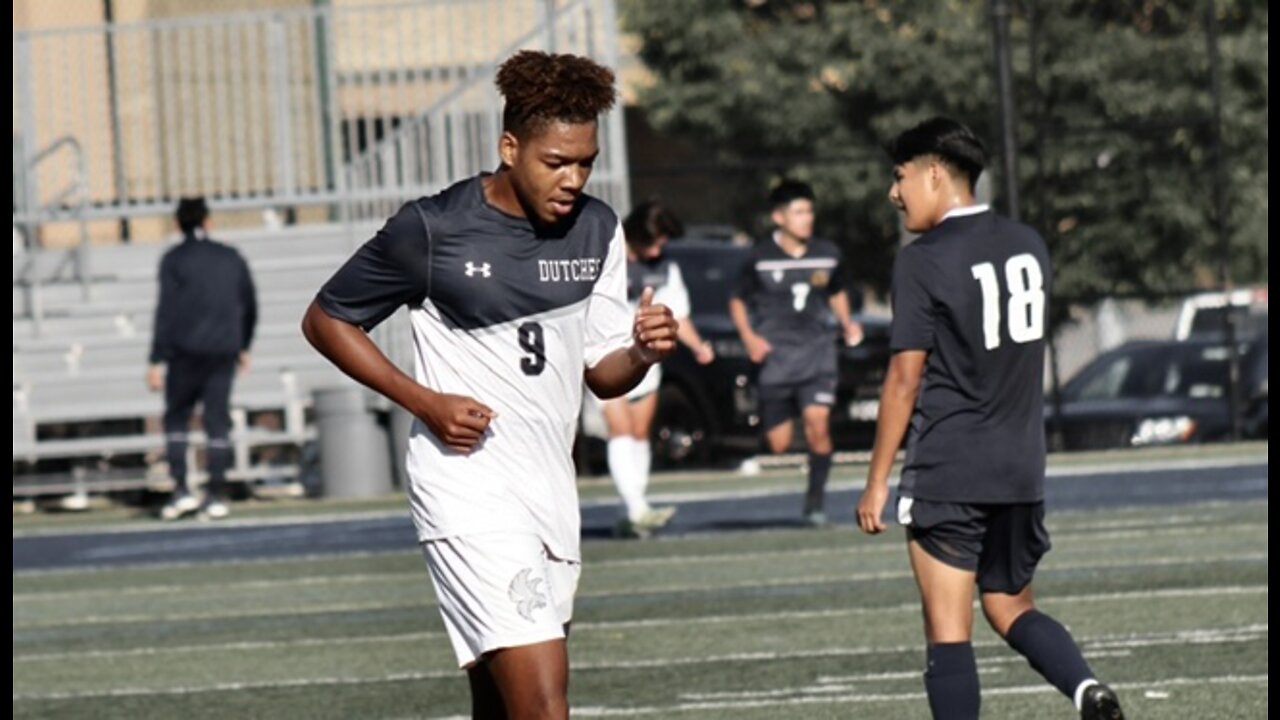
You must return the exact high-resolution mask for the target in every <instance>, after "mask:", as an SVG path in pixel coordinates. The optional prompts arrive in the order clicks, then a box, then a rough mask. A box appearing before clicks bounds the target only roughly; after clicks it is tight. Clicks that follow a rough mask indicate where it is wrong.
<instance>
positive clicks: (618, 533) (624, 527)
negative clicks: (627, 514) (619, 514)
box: [613, 518, 653, 540]
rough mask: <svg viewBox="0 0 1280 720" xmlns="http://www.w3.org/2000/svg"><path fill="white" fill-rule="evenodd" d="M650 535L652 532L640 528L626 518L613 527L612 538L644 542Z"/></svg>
mask: <svg viewBox="0 0 1280 720" xmlns="http://www.w3.org/2000/svg"><path fill="white" fill-rule="evenodd" d="M652 534H653V531H652V530H649V529H647V528H642V527H640V525H638V524H637V523H633V522H631V521H630V520H627V519H626V518H623V519H622V520H619V521H618V524H617V525H614V526H613V536H614V537H616V538H622V539H624V540H644V539H647V538H648V537H649V536H650V535H652Z"/></svg>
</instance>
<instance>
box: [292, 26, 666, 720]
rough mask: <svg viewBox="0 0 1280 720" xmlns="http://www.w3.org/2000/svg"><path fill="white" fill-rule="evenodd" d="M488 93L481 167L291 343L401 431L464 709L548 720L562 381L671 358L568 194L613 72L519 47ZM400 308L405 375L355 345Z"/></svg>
mask: <svg viewBox="0 0 1280 720" xmlns="http://www.w3.org/2000/svg"><path fill="white" fill-rule="evenodd" d="M497 84H498V89H499V90H500V91H501V92H502V95H503V96H504V98H505V100H506V104H505V106H504V109H503V133H502V137H501V140H500V145H499V155H500V157H501V159H502V165H501V167H500V168H499V170H498V171H497V172H496V173H494V174H492V175H490V174H488V173H485V174H482V175H480V176H478V177H474V178H471V179H469V180H464V181H462V182H459V183H457V184H455V185H454V186H452V187H450V188H448V189H446V190H444V191H443V192H441V193H440V194H438V195H436V196H433V197H430V198H421V199H418V200H415V201H412V202H410V203H407V204H406V205H405V206H404V207H403V208H402V209H401V210H400V212H399V213H398V214H396V215H395V216H394V217H393V218H391V219H390V220H389V221H388V222H387V224H386V225H385V226H384V227H383V229H382V230H380V231H379V232H378V234H377V236H375V237H374V238H373V239H372V240H370V241H369V242H368V243H366V244H365V245H364V246H363V247H362V248H361V249H360V250H359V251H357V252H356V254H355V255H354V256H353V257H352V258H351V259H350V260H349V261H348V262H347V264H346V265H344V266H343V267H342V269H340V270H339V271H338V273H337V274H336V275H335V276H334V277H333V278H332V279H331V280H330V281H329V282H328V283H326V284H325V286H324V287H323V288H322V289H321V291H320V293H319V294H318V295H317V297H316V300H315V302H313V303H312V305H311V307H310V308H309V309H308V311H307V315H306V317H305V319H304V320H303V331H304V333H305V334H306V336H307V339H308V340H310V341H311V343H312V344H313V345H314V346H315V347H316V348H317V349H319V350H320V352H322V353H323V354H324V355H325V356H326V357H328V358H329V359H330V360H332V361H333V362H334V363H335V364H336V365H337V366H338V367H340V368H341V369H342V370H343V371H345V372H346V373H347V374H349V375H351V376H352V377H353V378H355V379H356V380H359V381H360V382H362V383H364V384H365V385H367V386H369V387H370V388H372V389H374V390H376V391H378V392H380V393H382V394H383V395H385V396H387V397H388V398H390V399H391V400H393V401H395V402H396V403H398V404H400V405H401V406H403V407H404V408H406V409H407V410H409V411H410V412H411V413H413V415H414V416H415V417H416V418H417V421H416V422H415V424H414V429H413V433H412V435H411V437H410V439H409V452H408V456H407V463H406V469H407V470H408V476H409V481H410V482H409V485H410V487H409V498H410V504H411V509H412V511H413V519H414V524H415V526H416V528H417V533H418V540H419V541H420V542H421V544H422V548H423V553H424V555H425V557H426V563H427V568H428V571H429V572H430V574H431V579H432V583H433V584H434V585H435V588H436V595H437V597H438V599H439V601H440V610H441V615H442V617H443V619H444V624H445V627H446V630H447V633H448V636H449V639H450V642H451V643H452V644H453V647H454V651H455V654H456V655H457V657H458V663H459V665H460V666H461V667H463V668H464V669H466V671H467V675H468V680H469V681H470V684H471V696H472V713H473V715H474V716H475V717H478V718H508V717H509V718H567V717H568V715H569V706H568V682H569V666H568V650H567V645H566V638H567V634H568V623H569V621H570V619H571V618H572V610H573V599H574V593H575V591H576V588H577V581H578V576H579V572H580V567H581V553H580V549H579V543H580V534H581V533H580V530H581V513H580V510H579V506H578V496H577V488H576V477H575V475H574V472H573V463H572V459H571V453H570V448H571V446H572V443H573V437H574V431H575V429H576V428H577V421H578V412H579V409H580V407H581V402H582V387H583V384H584V381H585V384H586V385H587V386H588V387H589V388H590V389H591V390H592V391H593V392H595V393H596V394H597V395H599V396H601V397H614V396H617V395H620V394H622V393H625V392H626V391H628V390H629V389H631V388H632V387H634V386H635V384H636V383H638V382H639V381H640V380H641V378H643V377H644V375H645V373H647V372H648V371H649V368H650V367H651V366H652V365H653V364H654V363H656V362H659V361H660V360H662V359H663V358H664V357H666V356H668V355H669V354H670V353H671V352H672V351H673V350H674V349H675V334H676V322H675V319H674V318H673V317H672V316H671V312H670V310H668V309H667V308H665V307H663V306H660V305H655V304H653V302H652V299H653V291H652V290H646V291H645V293H644V295H643V296H642V298H641V300H640V303H639V309H638V310H637V311H634V312H633V311H632V310H631V309H630V308H629V307H628V305H627V302H626V249H625V247H624V242H623V235H622V229H621V224H620V223H619V222H618V218H617V216H616V215H615V214H614V213H613V211H612V210H610V209H609V208H608V207H607V206H606V205H605V204H604V203H602V202H600V201H599V200H596V199H594V198H592V197H590V196H588V195H586V194H584V193H583V188H584V186H585V185H586V183H587V179H588V177H590V175H591V167H592V163H593V162H594V160H595V158H596V156H597V154H598V152H599V145H598V142H597V118H598V116H599V115H600V113H603V112H605V111H606V110H608V109H609V108H610V107H611V106H612V105H613V103H614V99H615V96H616V91H615V89H614V76H613V73H612V72H610V71H609V70H607V69H605V68H603V67H601V66H599V65H597V64H596V63H594V62H592V61H590V60H588V59H586V58H581V57H575V56H571V55H548V54H546V53H540V52H533V51H524V52H520V53H517V54H516V55H515V56H514V57H512V58H511V59H509V60H507V61H506V62H505V63H503V65H502V67H501V68H500V69H499V70H498V77H497ZM406 305H407V306H408V308H409V319H410V321H411V324H412V328H413V339H414V349H415V368H414V369H415V377H413V378H411V377H409V376H408V375H406V374H405V373H404V372H402V371H401V370H400V369H399V368H397V367H396V366H395V365H394V364H392V363H391V362H390V361H389V360H388V359H387V358H386V356H384V355H383V354H382V352H381V351H380V350H379V349H378V347H377V346H376V345H374V344H373V342H372V341H371V340H370V339H369V337H368V336H367V335H366V331H367V330H369V329H371V328H373V327H374V326H376V325H377V324H378V323H379V322H381V321H382V320H384V319H386V318H387V317H388V316H390V315H391V314H392V313H394V312H395V311H396V310H397V309H398V308H400V307H401V306H406Z"/></svg>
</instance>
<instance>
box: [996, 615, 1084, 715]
mask: <svg viewBox="0 0 1280 720" xmlns="http://www.w3.org/2000/svg"><path fill="white" fill-rule="evenodd" d="M1005 642H1007V643H1009V647H1011V648H1013V649H1014V650H1017V651H1018V653H1019V654H1021V655H1022V656H1023V657H1025V658H1026V659H1027V661H1028V662H1030V663H1031V667H1032V668H1034V669H1035V671H1036V672H1038V673H1040V674H1041V675H1043V676H1044V679H1045V680H1048V681H1049V684H1051V685H1053V686H1054V687H1056V688H1058V690H1059V692H1061V693H1062V694H1063V695H1066V696H1067V697H1068V698H1071V699H1072V700H1073V701H1074V699H1075V692H1076V688H1078V687H1080V683H1082V682H1084V681H1086V680H1090V679H1092V678H1093V671H1092V670H1090V669H1089V663H1087V662H1085V660H1084V655H1082V654H1080V647H1079V646H1078V645H1076V641H1075V639H1073V638H1072V637H1071V633H1069V632H1067V629H1066V628H1064V627H1062V625H1061V624H1060V623H1059V622H1058V621H1057V620H1054V619H1053V618H1051V617H1049V616H1048V615H1045V614H1044V613H1042V612H1040V611H1039V610H1031V611H1029V612H1026V613H1023V614H1022V616H1020V617H1019V618H1018V619H1017V620H1014V621H1013V626H1012V627H1010V628H1009V633H1008V634H1007V635H1006V636H1005Z"/></svg>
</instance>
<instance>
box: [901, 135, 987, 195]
mask: <svg viewBox="0 0 1280 720" xmlns="http://www.w3.org/2000/svg"><path fill="white" fill-rule="evenodd" d="M885 149H886V151H887V152H888V153H889V158H890V159H891V160H893V164H894V165H903V164H906V163H909V162H911V161H912V160H916V159H918V158H921V157H936V158H938V160H939V161H941V162H942V164H943V165H946V166H947V167H948V169H949V170H951V171H952V172H953V174H959V175H963V176H964V177H965V178H966V179H967V180H968V181H969V189H970V190H971V191H972V190H973V189H974V187H975V186H976V185H977V182H978V176H979V175H981V174H982V169H983V168H984V167H986V164H987V150H986V148H985V147H984V146H983V144H982V141H981V140H979V139H978V136H977V135H975V134H974V133H973V131H972V130H970V129H969V128H968V127H967V126H966V125H965V124H964V123H962V122H960V121H958V120H953V119H951V118H946V117H935V118H930V119H929V120H925V121H924V122H922V123H920V124H919V125H916V126H915V127H913V128H911V129H910V130H907V131H905V132H903V133H902V134H901V135H899V136H898V137H896V138H894V139H893V141H892V142H891V143H889V145H888V146H887V147H886V148H885Z"/></svg>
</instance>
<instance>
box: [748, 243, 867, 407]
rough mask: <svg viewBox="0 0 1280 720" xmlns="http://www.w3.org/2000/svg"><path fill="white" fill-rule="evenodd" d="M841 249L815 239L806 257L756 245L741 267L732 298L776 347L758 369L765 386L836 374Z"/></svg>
mask: <svg viewBox="0 0 1280 720" xmlns="http://www.w3.org/2000/svg"><path fill="white" fill-rule="evenodd" d="M843 278H844V266H843V262H842V260H841V256H840V249H839V248H837V247H836V246H835V244H834V243H831V242H828V241H826V240H816V239H815V240H811V241H809V243H808V244H807V246H806V248H805V253H804V255H802V256H800V257H792V256H791V255H788V254H787V253H786V252H785V251H784V250H783V249H782V247H781V246H780V245H779V244H778V242H777V241H776V240H765V241H764V242H760V243H757V244H756V246H755V248H754V249H753V250H752V252H751V256H750V258H749V259H748V261H747V262H746V264H745V265H743V268H742V276H741V278H740V280H739V282H738V285H737V287H736V288H735V290H734V297H736V298H738V299H739V300H742V301H743V302H745V303H746V304H747V307H748V309H749V311H750V314H751V322H752V327H753V329H754V330H755V332H756V334H758V335H760V336H762V337H764V339H766V340H768V341H769V344H770V345H772V346H773V351H772V352H770V353H769V355H768V356H767V357H766V358H765V361H764V365H763V366H762V367H761V368H760V377H759V383H760V384H761V385H796V384H801V383H804V382H807V381H809V380H812V379H814V378H817V377H824V376H830V377H834V376H835V373H836V343H835V338H836V328H837V325H838V324H837V322H836V319H835V313H834V312H832V310H831V298H832V296H834V295H836V294H838V293H840V292H841V291H842V290H844V282H843Z"/></svg>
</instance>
